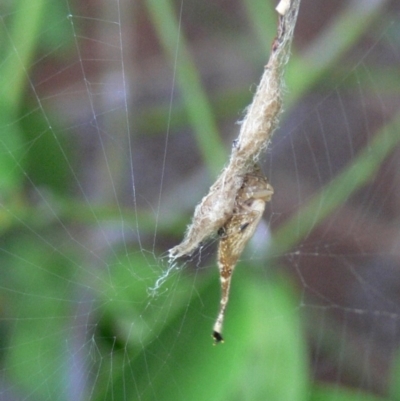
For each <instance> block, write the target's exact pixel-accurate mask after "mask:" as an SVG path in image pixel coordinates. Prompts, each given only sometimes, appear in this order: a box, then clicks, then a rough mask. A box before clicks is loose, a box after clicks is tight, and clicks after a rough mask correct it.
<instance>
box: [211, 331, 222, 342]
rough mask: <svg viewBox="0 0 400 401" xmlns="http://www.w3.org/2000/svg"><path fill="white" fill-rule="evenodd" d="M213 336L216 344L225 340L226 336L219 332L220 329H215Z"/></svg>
mask: <svg viewBox="0 0 400 401" xmlns="http://www.w3.org/2000/svg"><path fill="white" fill-rule="evenodd" d="M212 337H213V339H214V345H217V344H219V343H223V342H224V338H223V337H222V334H221V333H219V332H218V331H215V330H214V331H213V333H212Z"/></svg>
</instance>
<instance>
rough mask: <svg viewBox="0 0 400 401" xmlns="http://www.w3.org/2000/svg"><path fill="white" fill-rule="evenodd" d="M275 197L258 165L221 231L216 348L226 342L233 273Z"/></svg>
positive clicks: (248, 174) (242, 188) (214, 336)
mask: <svg viewBox="0 0 400 401" xmlns="http://www.w3.org/2000/svg"><path fill="white" fill-rule="evenodd" d="M273 193H274V190H273V188H272V186H271V185H270V184H269V183H268V181H267V179H266V178H265V177H264V176H263V174H262V172H261V170H260V168H259V167H258V165H255V166H254V168H253V170H252V171H251V172H249V173H247V174H246V175H245V176H244V180H243V185H242V186H241V188H240V189H239V191H238V193H237V196H236V199H235V207H234V209H233V214H232V216H231V217H230V218H229V220H228V221H227V222H226V223H225V224H224V225H223V226H222V227H221V228H220V229H219V230H218V235H219V236H220V241H219V246H218V268H219V276H220V282H221V301H220V306H219V312H218V317H217V319H216V321H215V324H214V328H213V334H212V336H213V338H214V343H215V344H218V343H220V342H223V337H222V334H221V333H222V325H223V321H224V314H225V309H226V306H227V303H228V299H229V288H230V284H231V278H232V274H233V269H234V268H235V266H236V264H237V261H238V259H239V257H240V255H241V254H242V252H243V249H244V247H245V246H246V244H247V242H248V241H249V240H250V238H251V237H252V236H253V234H254V231H255V229H256V228H257V225H258V223H259V222H260V220H261V217H262V215H263V213H264V209H265V204H266V202H268V201H270V200H271V197H272V195H273Z"/></svg>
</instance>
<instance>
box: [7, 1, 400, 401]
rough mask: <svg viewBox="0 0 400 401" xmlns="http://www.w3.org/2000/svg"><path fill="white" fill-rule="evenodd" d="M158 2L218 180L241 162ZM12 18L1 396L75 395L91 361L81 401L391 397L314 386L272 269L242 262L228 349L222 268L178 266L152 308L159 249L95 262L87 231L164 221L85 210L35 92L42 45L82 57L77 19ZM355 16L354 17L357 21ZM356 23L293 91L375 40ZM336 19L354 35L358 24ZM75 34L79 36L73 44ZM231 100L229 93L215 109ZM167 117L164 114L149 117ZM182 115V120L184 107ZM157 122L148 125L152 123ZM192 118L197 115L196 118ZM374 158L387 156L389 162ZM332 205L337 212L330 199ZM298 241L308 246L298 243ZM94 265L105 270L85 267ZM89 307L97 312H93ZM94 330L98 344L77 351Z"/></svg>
mask: <svg viewBox="0 0 400 401" xmlns="http://www.w3.org/2000/svg"><path fill="white" fill-rule="evenodd" d="M261 3H262V2H260V1H257V2H249V1H248V2H246V3H245V4H247V11H248V15H249V21H251V22H252V23H253V24H254V26H253V28H254V32H255V33H256V34H257V35H259V37H262V36H263V31H262V23H261V21H260V11H257V10H260V7H261V9H263V5H262V4H261ZM146 4H147V6H148V8H149V15H150V16H151V19H152V23H153V24H154V27H155V30H156V31H157V32H158V35H159V38H160V42H161V43H162V45H163V48H164V50H165V52H166V55H167V56H168V57H169V59H170V60H174V54H175V52H176V49H175V47H176V46H179V53H180V58H179V61H178V63H177V64H173V63H172V64H173V66H174V68H176V74H177V75H178V76H177V80H178V84H179V88H180V90H181V92H182V93H183V94H184V96H183V98H184V105H183V110H186V111H187V116H188V117H187V118H188V121H189V122H190V124H191V125H192V126H193V128H194V131H195V135H196V138H197V141H198V146H199V148H200V149H201V152H202V155H203V159H204V162H205V163H206V165H207V166H208V168H209V171H210V172H213V173H215V172H216V171H218V169H219V168H220V167H221V166H222V164H223V162H221V160H224V157H225V155H226V153H227V152H226V151H225V150H224V148H223V146H222V144H221V140H220V138H219V136H218V131H217V128H216V123H215V121H214V117H213V116H212V112H211V110H213V108H214V107H213V106H214V105H213V104H212V103H211V102H210V101H209V100H208V99H207V96H206V95H205V93H204V90H203V88H202V86H201V80H200V77H199V72H198V71H197V69H196V66H195V64H194V63H193V62H192V60H191V58H190V52H189V49H188V48H187V44H186V42H185V41H184V34H183V33H182V32H180V40H179V43H178V42H177V37H178V33H179V31H180V27H179V26H178V22H177V18H176V17H174V12H175V11H173V8H172V3H170V2H169V1H150V0H149V1H147V2H146ZM13 7H14V8H13V10H12V12H10V13H9V14H8V17H7V18H3V22H4V24H5V25H2V26H3V28H2V35H1V41H2V42H1V52H2V59H3V60H4V62H2V63H1V64H0V88H2V89H1V91H0V96H1V97H0V110H1V111H0V203H1V209H0V228H1V233H2V239H1V248H0V249H1V252H0V272H1V289H0V330H1V332H2V335H1V349H2V353H1V354H0V356H1V361H0V363H1V366H2V371H1V372H2V373H3V374H4V376H5V378H6V380H7V381H8V382H9V383H11V384H10V385H9V387H8V388H7V389H6V387H4V388H3V389H0V391H3V392H4V394H7V392H8V391H10V392H17V393H23V394H25V396H24V397H23V398H24V399H29V398H30V397H32V399H52V400H64V399H65V400H67V399H71V398H70V397H71V393H73V391H72V389H71V386H73V382H72V381H71V379H70V378H71V376H73V374H72V373H71V372H72V371H73V370H74V369H75V368H76V366H75V363H78V362H76V361H77V360H79V355H80V352H83V354H84V355H85V356H88V355H89V356H90V360H88V361H85V364H84V365H85V366H84V369H83V370H82V371H85V369H86V370H87V371H90V374H87V377H84V378H81V379H82V380H83V381H84V382H85V384H86V385H85V386H83V387H84V390H85V392H86V394H80V395H81V397H82V399H85V397H86V399H93V400H135V399H140V400H143V401H144V400H159V401H162V400H165V401H167V400H178V399H183V400H191V401H194V400H209V399H215V400H241V401H242V400H274V401H279V400H282V401H287V400H291V401H306V400H310V401H356V400H361V399H362V400H368V401H369V400H370V401H373V400H376V401H377V400H378V398H377V397H374V396H371V395H366V394H363V393H361V392H359V391H357V392H354V391H350V390H347V389H344V388H338V387H337V386H329V385H324V386H320V385H318V384H316V383H315V382H314V381H313V379H312V377H311V373H310V371H309V360H308V358H309V357H308V352H307V342H306V338H305V334H304V330H303V327H302V321H301V318H300V313H299V309H298V308H297V305H298V301H297V300H296V291H295V289H294V288H292V286H291V285H290V283H289V280H288V279H287V277H283V276H278V275H275V274H272V273H271V274H270V276H269V277H268V280H266V279H265V274H264V275H263V276H262V277H260V276H259V275H258V274H257V270H259V267H260V265H262V262H260V263H259V264H256V263H254V265H251V264H247V265H245V264H241V265H239V266H238V268H237V272H235V276H234V280H233V288H232V294H233V296H232V299H231V302H230V305H229V315H228V317H227V320H226V327H225V331H226V343H225V344H223V345H221V346H217V347H213V346H212V339H211V335H210V328H211V327H212V323H213V319H214V317H215V313H216V306H217V305H218V298H219V288H218V277H217V275H216V272H215V269H210V270H212V271H211V272H210V273H207V274H203V273H202V274H189V273H188V274H186V273H184V272H182V271H180V272H177V271H173V272H172V273H171V274H170V276H169V277H168V279H167V280H166V282H165V283H164V284H163V286H162V288H161V289H160V290H159V291H158V294H157V296H155V297H152V296H151V295H150V294H149V292H148V289H149V288H151V287H152V286H153V285H154V283H155V282H156V280H157V278H159V277H160V275H161V274H162V269H163V268H165V267H166V266H164V265H163V261H162V260H157V259H153V253H147V252H145V251H144V250H143V249H141V248H140V247H137V249H136V248H135V249H126V248H125V247H124V248H122V249H119V248H118V247H115V249H112V247H111V246H110V252H109V255H108V258H107V259H106V260H103V259H100V260H97V259H96V258H95V257H94V260H92V259H91V258H92V256H93V255H92V252H91V251H89V250H88V249H87V248H85V246H84V245H83V244H84V243H83V239H82V241H79V238H80V237H79V235H78V234H76V232H75V231H74V228H76V225H78V226H80V227H82V226H83V227H85V228H87V227H90V226H92V225H96V224H97V225H98V224H99V223H100V224H102V223H104V225H105V227H106V226H107V225H108V224H110V225H114V224H115V221H118V220H119V219H121V218H122V219H124V217H126V219H127V221H129V222H130V221H132V219H133V218H137V219H138V220H139V221H140V222H141V223H140V225H139V227H142V228H143V227H144V232H143V235H144V234H147V232H146V221H147V222H148V221H149V219H150V218H151V215H149V214H148V212H147V211H143V213H142V211H141V210H139V211H137V212H138V215H137V216H136V215H135V214H134V216H132V212H127V214H126V215H125V212H124V211H123V210H121V209H120V208H119V207H115V208H113V207H111V209H107V210H106V209H105V208H104V205H103V206H97V205H95V204H90V203H87V202H80V200H79V199H76V198H75V197H74V196H72V195H71V193H70V191H69V187H70V183H71V182H72V181H73V177H72V171H73V170H71V167H70V165H71V164H73V163H74V157H75V156H74V154H73V152H72V149H73V143H72V142H70V141H66V140H65V138H64V137H62V136H61V135H58V132H60V131H59V127H57V125H54V124H51V127H50V124H49V120H48V116H47V115H46V113H44V111H43V110H42V109H41V108H40V105H39V106H38V105H37V104H36V103H35V99H34V100H33V101H32V98H31V97H30V96H26V93H27V89H28V88H29V80H28V76H29V70H30V68H31V67H32V65H33V64H34V63H33V61H32V60H33V56H34V54H35V52H36V51H38V49H41V50H42V51H43V53H45V54H46V52H50V51H53V49H54V48H56V47H57V45H58V44H59V43H63V46H66V48H68V46H69V44H70V43H71V41H72V35H71V32H69V31H68V29H69V28H68V27H69V25H68V24H67V15H66V10H65V9H64V6H63V3H62V2H50V3H49V2H46V1H45V0H35V1H32V0H30V1H29V2H27V1H23V0H20V1H18V2H16V4H15V5H14V6H13ZM50 11H51V12H50ZM350 11H351V10H349V13H350ZM265 12H267V10H265ZM269 12H270V13H271V14H268V15H266V16H265V18H266V20H269V21H273V20H274V19H275V18H274V16H273V14H272V13H273V11H272V9H271V8H270V9H269ZM342 17H343V16H342ZM349 17H351V16H349V15H346V18H347V20H348V19H349ZM369 17H370V19H372V17H373V15H372V16H369ZM63 19H65V20H63ZM350 20H351V21H352V26H353V28H354V30H353V31H352V32H353V33H354V34H352V35H347V36H346V35H339V36H338V40H339V39H340V38H342V40H343V41H342V42H340V43H336V45H335V46H334V47H329V48H327V49H326V52H327V53H329V56H330V57H326V59H327V60H328V61H329V62H328V63H326V64H324V65H319V66H318V69H310V68H304V69H302V73H301V74H299V73H297V74H294V73H293V71H294V70H296V71H299V70H300V68H301V67H300V66H301V65H302V63H304V60H301V59H299V58H298V57H296V55H294V56H293V59H292V60H291V62H290V65H291V66H292V67H291V66H289V73H288V82H287V85H288V87H289V88H291V96H292V97H293V98H297V97H299V96H300V95H301V94H303V93H305V92H306V91H307V90H309V89H310V88H311V87H312V86H313V85H315V84H316V83H317V82H318V79H320V78H321V76H323V74H324V73H325V74H326V73H327V72H328V71H330V70H331V69H332V67H333V66H334V63H335V62H336V60H337V58H338V56H339V55H340V54H342V52H343V51H344V49H345V48H348V47H350V46H351V45H352V44H353V43H354V42H355V41H356V40H357V38H358V37H359V35H360V34H361V33H362V32H363V30H364V29H365V25H363V24H365V21H366V19H360V20H359V21H358V20H357V19H354V16H353V18H350ZM368 21H369V20H368ZM336 23H337V24H338V26H342V23H343V20H342V19H338V20H337V21H336ZM268 27H269V28H270V26H268ZM336 28H337V27H336ZM356 28H357V29H356ZM332 29H333V28H332ZM333 31H334V32H337V30H336V31H335V30H333ZM75 33H76V32H75ZM67 36H68V37H71V39H68V40H65V37H67ZM43 38H44V40H43ZM344 42H345V43H344ZM262 45H263V46H264V45H265V42H264V38H263V40H262ZM58 53H60V55H61V54H63V52H61V51H60V52H57V54H58ZM263 54H264V53H263ZM193 83H196V84H195V85H194V84H193ZM304 83H306V86H304V85H305V84H304ZM292 88H295V89H292ZM236 95H237V96H239V95H238V94H236ZM36 100H37V99H36ZM217 100H218V99H217ZM224 103H225V100H224V97H223V96H221V100H220V101H219V102H218V101H217V104H216V107H223V106H224ZM154 112H155V110H150V111H149V115H150V116H151V113H154ZM158 112H161V113H164V114H166V113H168V112H169V111H167V110H161V111H158ZM174 112H175V111H174V110H173V113H174ZM176 112H177V113H178V112H181V113H182V108H181V109H180V110H176ZM227 112H229V111H227ZM147 117H148V116H147ZM150 119H151V118H150ZM143 121H148V120H146V116H144V117H143V119H142V120H141V122H142V123H143ZM178 121H179V119H178ZM186 122H187V121H186V120H185V118H184V117H183V116H182V120H181V123H182V124H186ZM143 124H144V123H143ZM395 125H398V122H397V121H395V122H393V123H392V124H389V126H388V127H387V128H388V130H386V131H382V135H377V137H376V141H374V142H371V143H370V144H369V148H368V156H365V155H364V156H365V157H364V158H362V156H361V157H360V158H356V159H354V163H353V164H352V165H351V166H348V168H347V170H345V172H344V173H343V175H341V176H339V177H338V178H337V179H336V180H334V181H333V182H332V183H331V184H328V186H327V187H326V188H324V189H323V190H322V192H321V194H318V195H317V196H316V198H314V199H313V200H311V201H310V204H309V205H308V206H306V207H305V208H304V209H302V210H301V211H299V215H297V216H295V217H294V218H293V219H292V220H291V221H289V222H288V223H286V225H285V227H284V228H283V229H282V231H281V232H280V233H277V238H279V241H278V243H279V247H280V248H279V249H280V250H281V252H284V251H286V250H288V249H290V247H291V246H293V245H294V243H295V242H296V241H297V242H298V241H300V240H301V239H302V235H305V234H306V232H307V231H308V229H309V226H310V224H311V225H315V224H316V223H318V221H316V220H313V221H311V218H310V215H309V210H310V209H315V203H317V204H318V205H319V206H320V207H319V211H320V220H322V219H323V218H325V217H326V216H327V215H328V214H329V213H332V212H333V211H334V209H335V207H337V205H339V204H340V203H342V202H343V201H344V200H345V199H347V198H348V197H349V196H350V194H351V193H352V192H354V191H355V190H356V189H357V188H358V186H359V185H361V184H362V183H364V182H365V181H366V180H368V179H369V177H370V176H371V175H372V174H373V173H374V171H376V169H377V168H378V166H379V164H380V163H381V162H382V160H384V158H385V157H386V156H387V154H388V153H389V152H390V150H391V149H392V147H393V146H394V145H395V142H393V143H392V142H389V141H388V138H391V139H393V138H394V136H393V135H391V136H390V135H389V136H386V135H388V134H389V133H390V130H391V129H393V127H394V126H395ZM394 141H397V139H396V138H394ZM371 155H375V156H376V159H373V158H372V160H375V162H374V163H371ZM366 158H367V159H368V163H366V161H365V160H366ZM27 176H28V178H29V179H27ZM349 180H351V182H352V185H348V181H349ZM27 186H34V187H36V188H38V187H40V188H43V191H44V192H41V193H42V194H43V193H45V192H46V191H47V193H48V195H49V198H45V199H42V201H43V202H44V203H46V205H47V206H48V209H50V210H51V213H50V214H49V212H48V209H46V208H43V207H42V206H43V204H41V203H40V202H37V200H32V199H31V198H30V197H29V196H28V194H29V192H28V191H26V187H27ZM324 197H325V199H326V198H329V199H333V200H334V202H332V203H330V202H326V201H324V202H321V199H322V198H324ZM307 207H308V208H307ZM323 208H326V209H323ZM129 213H131V214H129ZM93 216H94V217H93ZM301 220H304V225H303V227H304V230H303V232H302V233H300V234H299V231H298V230H296V228H297V227H298V224H299V221H301ZM320 220H319V221H320ZM147 226H150V224H149V223H147ZM168 227H169V228H168ZM178 228H179V230H180V231H182V229H183V222H182V218H177V219H176V221H175V225H174V224H171V225H169V224H163V222H162V221H161V222H160V227H159V229H160V232H161V230H163V232H165V233H166V234H168V233H171V232H173V230H177V229H178ZM168 230H169V231H168ZM282 233H283V234H282ZM288 233H297V236H296V238H295V239H293V237H292V236H291V235H289V234H288ZM275 256H276V254H275ZM93 263H99V264H100V265H102V268H101V269H100V268H99V269H97V270H93V269H87V268H86V267H85V266H87V265H88V264H93ZM104 266H105V267H104ZM85 305H90V307H88V308H87V309H85ZM79 335H82V336H83V338H84V341H83V342H81V343H80V344H81V345H80V347H78V348H76V344H75V342H76V341H78V340H79ZM398 366H400V365H399V364H397V365H396V367H395V368H394V372H395V373H394V375H393V377H394V379H393V383H395V384H394V385H393V399H400V394H399V390H398V386H397V384H396V383H397V377H398V371H399V368H398Z"/></svg>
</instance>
